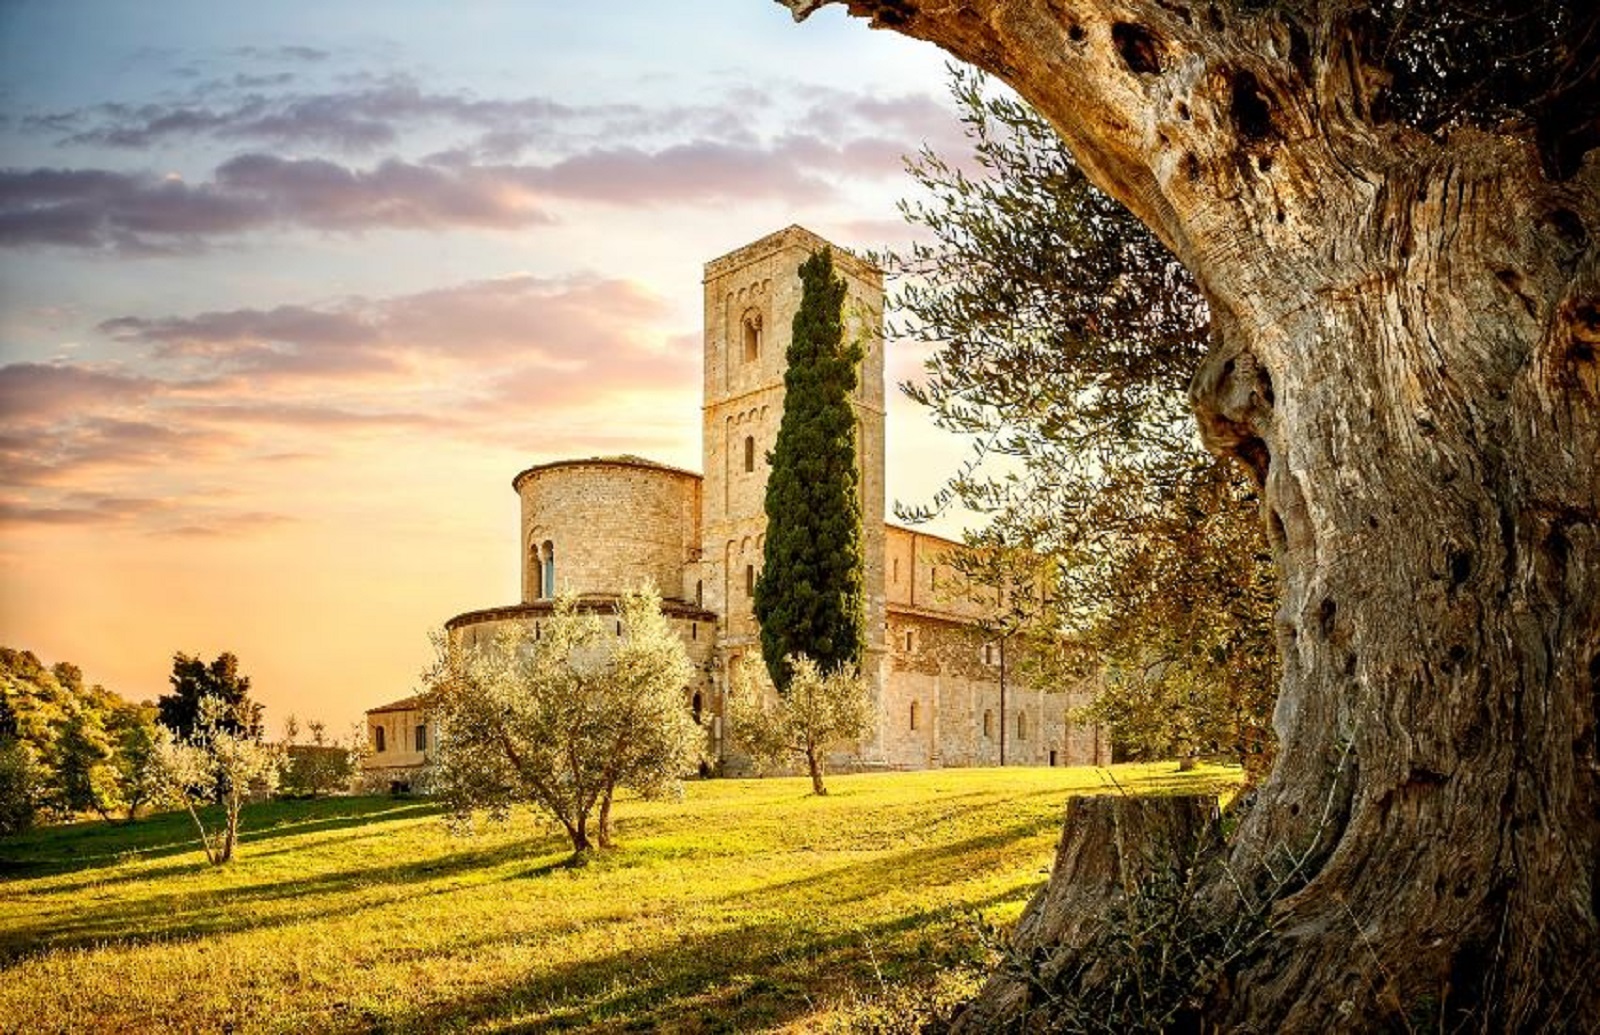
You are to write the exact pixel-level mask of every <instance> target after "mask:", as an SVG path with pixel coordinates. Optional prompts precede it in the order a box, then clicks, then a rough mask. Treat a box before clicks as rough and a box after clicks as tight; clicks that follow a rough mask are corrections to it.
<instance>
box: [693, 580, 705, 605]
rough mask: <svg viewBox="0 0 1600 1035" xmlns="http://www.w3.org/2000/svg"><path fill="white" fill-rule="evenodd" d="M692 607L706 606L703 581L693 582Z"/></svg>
mask: <svg viewBox="0 0 1600 1035" xmlns="http://www.w3.org/2000/svg"><path fill="white" fill-rule="evenodd" d="M694 606H695V607H705V606H706V580H705V579H695V580H694Z"/></svg>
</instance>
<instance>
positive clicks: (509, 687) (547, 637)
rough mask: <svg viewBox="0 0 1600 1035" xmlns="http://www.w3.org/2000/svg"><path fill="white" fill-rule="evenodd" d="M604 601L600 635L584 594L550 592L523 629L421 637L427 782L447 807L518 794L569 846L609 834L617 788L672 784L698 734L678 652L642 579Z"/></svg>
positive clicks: (467, 816) (646, 790)
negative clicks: (547, 604)
mask: <svg viewBox="0 0 1600 1035" xmlns="http://www.w3.org/2000/svg"><path fill="white" fill-rule="evenodd" d="M615 613H616V619H617V622H618V629H619V631H618V632H617V633H616V634H615V635H613V634H612V628H611V623H610V622H602V621H601V620H600V616H599V615H598V614H597V613H595V611H594V610H593V609H592V606H591V605H588V604H585V605H584V606H582V607H580V605H579V602H578V601H577V600H576V599H575V598H574V597H572V596H562V597H559V598H557V600H556V601H555V605H554V611H553V613H552V614H551V616H550V618H549V620H547V621H544V622H542V623H541V625H540V628H539V632H538V635H537V636H535V635H533V634H532V630H529V629H527V628H524V627H522V626H505V627H502V628H501V629H500V630H498V631H497V632H496V633H495V634H494V635H493V636H492V637H490V638H489V639H488V640H487V641H484V642H479V643H476V644H473V645H467V644H464V643H462V642H460V641H459V640H454V639H450V638H448V637H446V636H443V635H440V636H437V637H436V638H435V645H436V653H437V659H436V661H435V662H434V664H433V666H432V668H430V669H429V670H428V672H426V673H425V674H424V677H423V684H424V686H423V701H424V707H425V708H426V709H427V711H428V713H429V714H430V715H431V716H433V717H434V718H435V719H436V720H437V721H438V723H439V745H438V760H437V764H436V765H437V768H436V772H435V787H436V789H437V790H438V792H439V793H440V795H441V796H442V797H443V798H444V800H445V802H446V803H447V804H448V806H449V808H450V810H451V813H452V816H453V817H454V818H455V819H456V820H458V821H460V822H462V823H468V822H470V820H471V817H472V815H473V813H474V811H475V810H479V809H483V810H487V811H488V813H489V814H490V816H491V818H496V819H499V818H504V817H505V816H506V815H507V814H508V813H509V812H510V810H511V808H512V807H513V806H516V805H528V806H531V807H533V808H536V809H540V810H542V811H544V812H545V813H547V814H549V815H550V816H551V817H553V818H554V819H555V820H556V821H557V822H559V823H560V824H561V826H562V828H563V829H564V830H565V831H566V833H567V836H568V837H569V838H570V839H571V841H572V850H573V853H574V855H579V856H581V855H582V854H583V853H585V852H588V851H589V850H590V849H591V848H594V847H596V846H598V847H601V848H607V847H610V845H611V834H612V831H611V808H612V803H613V801H614V799H615V796H616V793H617V792H618V791H619V790H622V789H624V788H625V789H627V790H631V791H633V792H635V793H637V794H639V795H641V796H643V797H647V798H648V797H657V796H661V795H664V794H669V793H673V792H676V791H677V790H678V789H679V787H680V783H679V781H680V779H681V777H682V776H683V775H684V774H685V773H687V772H689V771H691V770H692V769H693V768H694V766H695V764H696V762H697V761H698V759H699V755H700V751H701V748H702V736H701V731H700V728H699V727H698V726H697V725H696V724H695V721H694V718H693V716H692V714H691V712H690V708H689V704H688V695H687V692H686V687H687V686H688V683H689V680H690V678H691V677H692V675H693V667H692V666H691V665H690V663H689V658H688V653H687V651H686V650H685V649H684V646H683V641H682V640H681V639H680V638H679V637H678V635H677V633H676V632H674V631H673V629H672V626H671V624H670V623H669V622H668V620H667V618H666V616H665V615H663V614H662V613H661V598H660V595H659V594H658V593H657V592H656V591H655V590H653V589H650V590H643V591H639V592H634V593H628V594H625V595H624V596H623V597H621V599H620V600H618V601H617V603H616V605H615ZM591 822H592V823H593V827H591Z"/></svg>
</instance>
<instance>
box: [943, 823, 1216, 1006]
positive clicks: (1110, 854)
mask: <svg viewBox="0 0 1600 1035" xmlns="http://www.w3.org/2000/svg"><path fill="white" fill-rule="evenodd" d="M1221 845H1222V837H1221V812H1220V809H1219V807H1218V804H1217V799H1216V797H1215V796H1214V795H1205V794H1193V795H1174V796H1170V797H1160V798H1130V797H1121V796H1117V797H1113V796H1109V795H1095V796H1084V797H1075V798H1071V799H1069V800H1068V801H1067V813H1066V820H1065V823H1064V825H1063V827H1062V830H1061V841H1060V844H1058V845H1057V847H1056V861H1055V867H1054V868H1053V869H1052V870H1051V873H1050V881H1049V883H1047V884H1046V885H1045V886H1044V887H1043V888H1041V889H1040V890H1039V893H1038V894H1036V895H1034V897H1033V900H1032V901H1031V902H1029V903H1028V906H1027V908H1026V909H1025V910H1023V913H1022V917H1021V919H1019V920H1018V921H1017V926H1016V930H1015V931H1013V932H1012V935H1011V958H1012V959H1013V960H1017V961H1030V965H1032V966H1036V967H1037V974H1036V976H1037V977H1038V978H1042V979H1045V980H1048V979H1049V978H1050V977H1052V976H1053V975H1054V974H1055V973H1058V972H1059V971H1060V970H1061V969H1062V967H1063V966H1065V965H1067V964H1068V963H1072V962H1076V954H1077V953H1078V952H1080V951H1081V950H1083V949H1085V948H1087V947H1088V946H1089V945H1090V944H1091V943H1092V942H1093V941H1094V939H1095V937H1096V936H1097V935H1099V934H1100V933H1101V932H1102V931H1103V930H1104V918H1105V917H1106V916H1107V915H1108V914H1109V913H1110V912H1111V910H1112V908H1113V906H1115V905H1116V904H1117V903H1118V902H1121V901H1126V900H1127V899H1128V898H1129V897H1131V896H1133V895H1134V894H1136V893H1137V890H1138V888H1139V887H1140V885H1141V884H1142V883H1144V882H1145V881H1147V880H1149V879H1150V878H1151V877H1153V876H1158V875H1161V876H1166V875H1171V876H1174V877H1177V878H1179V879H1181V878H1182V876H1183V873H1184V871H1185V870H1187V869H1188V868H1189V867H1191V866H1192V865H1193V864H1194V863H1195V861H1196V860H1197V859H1199V858H1200V857H1202V856H1203V855H1207V854H1210V853H1212V852H1214V851H1216V850H1218V849H1220V847H1221ZM1091 962H1092V961H1091ZM1094 976H1095V975H1094V974H1093V972H1092V971H1091V973H1090V975H1089V977H1090V980H1093V979H1094ZM1034 998H1035V986H1034V982H1033V981H1032V980H1030V975H1025V974H1020V973H1017V972H1016V968H1012V967H1007V968H1005V969H1003V970H1001V971H1000V972H998V973H996V974H995V975H993V976H992V977H990V979H989V981H988V982H987V983H986V984H985V985H984V987H983V990H982V991H981V992H979V993H978V996H977V998H975V999H974V1000H972V1002H970V1003H968V1004H967V1005H966V1006H965V1007H964V1008H963V1009H962V1010H961V1012H960V1013H958V1014H957V1015H956V1017H955V1019H954V1021H953V1022H952V1026H951V1031H952V1032H960V1033H969V1035H976V1033H984V1032H993V1031H1017V1030H1024V1031H1025V1030H1029V1029H1030V1027H1031V1026H1030V1025H1029V1023H1028V1021H1029V1018H1028V1014H1029V1013H1030V1011H1031V1009H1032V1007H1034V1006H1035V1005H1038V1004H1037V1003H1036V1002H1035V1001H1034Z"/></svg>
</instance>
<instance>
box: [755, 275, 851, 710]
mask: <svg viewBox="0 0 1600 1035" xmlns="http://www.w3.org/2000/svg"><path fill="white" fill-rule="evenodd" d="M800 281H801V287H802V290H803V294H802V295H801V299H800V308H799V309H798V311H796V313H795V316H794V324H793V334H792V336H791V338H790V342H789V352H788V369H787V371H786V372H785V373H784V377H783V385H784V400H783V422H782V423H781V424H780V425H779V427H778V438H777V441H776V443H775V444H774V446H773V450H772V470H771V472H770V474H769V475H768V477H767V497H766V514H767V541H766V548H765V552H764V554H763V558H762V561H763V564H762V570H761V575H760V577H759V578H758V579H757V580H756V586H755V614H756V619H757V620H758V621H759V622H760V624H761V655H762V657H763V659H765V661H766V663H767V671H768V672H769V673H770V674H771V676H772V681H773V683H774V684H775V685H776V686H777V688H778V690H779V691H780V692H787V691H788V688H789V681H790V679H791V678H792V673H791V670H790V669H789V667H788V661H787V659H788V658H789V657H790V656H791V655H800V654H804V655H806V656H807V657H809V658H811V659H812V660H814V661H815V662H816V663H817V665H818V667H819V668H821V669H822V670H823V671H825V672H826V671H832V670H834V669H836V668H838V667H839V666H841V665H845V664H849V665H859V664H860V663H861V651H862V649H863V647H864V645H865V643H866V621H867V619H866V596H865V583H866V561H865V554H864V553H863V549H862V545H861V493H860V480H861V473H860V469H859V467H858V465H857V442H856V417H855V411H854V409H853V408H852V407H851V404H850V397H851V393H853V392H854V391H855V389H856V384H857V381H858V378H859V368H860V365H861V359H862V349H861V345H860V343H859V342H846V341H845V340H844V300H845V283H844V281H843V279H841V278H838V277H836V276H834V273H833V253H832V252H831V251H830V250H828V249H826V248H824V249H823V250H822V251H820V252H818V253H816V254H814V255H812V256H811V258H809V259H808V260H806V262H805V263H803V264H802V265H801V267H800Z"/></svg>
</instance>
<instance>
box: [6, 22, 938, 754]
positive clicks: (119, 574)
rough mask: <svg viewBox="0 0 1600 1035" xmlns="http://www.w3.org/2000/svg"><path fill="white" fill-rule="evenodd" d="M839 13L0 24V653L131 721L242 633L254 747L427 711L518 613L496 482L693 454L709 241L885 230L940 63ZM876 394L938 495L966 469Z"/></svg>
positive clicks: (906, 460) (932, 106)
mask: <svg viewBox="0 0 1600 1035" xmlns="http://www.w3.org/2000/svg"><path fill="white" fill-rule="evenodd" d="M846 21H847V19H846V18H845V16H844V15H843V14H842V13H841V12H840V11H839V10H838V9H833V8H830V9H828V10H827V11H825V12H823V13H821V14H819V15H817V16H816V17H814V18H812V19H811V20H810V21H808V22H807V23H806V24H804V25H803V26H796V25H794V24H793V23H792V22H791V20H790V18H789V15H788V13H787V12H786V11H785V10H783V9H782V8H781V7H779V6H777V5H776V4H772V3H763V2H762V0H720V2H711V0H704V2H692V3H691V2H675V3H672V4H660V3H634V4H622V5H601V6H595V5H571V4H557V3H546V2H538V3H522V4H500V3H492V4H469V5H442V4H422V3H398V4H397V3H382V4H378V3H371V4H361V3H350V4H338V5H326V4H317V5H313V4H297V3H283V4H277V3H275V4H256V5H224V6H218V5H215V4H201V3H175V4H161V5H154V6H152V5H136V4H126V3H104V4H91V3H74V4H46V3H13V4H7V5H6V6H5V7H4V8H0V88H3V91H4V94H3V101H0V104H3V109H0V114H3V119H0V141H3V142H4V159H3V160H0V167H3V168H0V349H3V353H4V354H3V357H0V417H3V429H4V431H3V444H0V463H3V465H4V485H3V490H0V571H3V585H4V590H3V595H0V643H4V644H6V645H8V646H11V647H16V648H21V649H28V650H31V651H33V652H34V653H36V654H38V655H39V656H40V657H41V658H42V659H43V660H45V661H46V662H47V663H50V662H55V661H61V660H68V661H72V662H75V663H77V664H78V665H80V666H81V667H82V668H83V670H84V672H85V675H86V676H87V678H88V679H89V680H91V681H94V682H100V683H103V684H105V685H106V686H108V687H110V688H112V689H114V690H117V691H119V692H120V693H122V694H123V695H125V696H128V697H131V698H136V699H137V698H147V697H154V696H155V695H156V694H158V693H161V692H163V691H164V690H165V689H166V676H167V673H168V672H169V670H170V664H171V656H172V654H173V652H174V651H180V650H181V651H185V652H191V653H193V652H199V653H201V654H204V655H207V656H212V655H215V654H216V653H219V652H221V651H224V650H231V651H233V652H235V653H236V654H238V655H239V657H240V660H241V665H242V668H243V670H244V671H245V672H246V673H248V674H249V675H250V676H251V677H252V679H253V681H254V685H255V693H256V696H257V697H258V698H259V699H260V700H262V701H263V702H265V703H266V705H267V708H268V712H267V715H268V722H269V725H270V726H271V727H272V728H273V729H274V730H276V729H278V728H279V726H280V725H281V723H282V720H283V718H284V717H285V716H286V715H287V714H289V713H290V712H294V713H296V714H298V715H299V716H300V717H301V718H302V719H305V718H321V719H324V720H326V721H327V722H328V723H329V724H330V726H332V727H333V728H336V729H340V730H342V729H343V728H344V727H345V726H347V725H348V724H349V723H350V722H352V721H354V720H355V719H356V718H357V717H358V716H359V714H360V712H361V710H362V709H363V708H365V707H368V706H371V705H374V704H377V703H381V702H383V701H386V700H390V699H393V698H397V697H402V696H404V695H406V694H407V693H409V692H411V690H412V688H413V686H414V684H415V677H416V674H417V672H418V670H419V669H420V668H421V666H422V665H423V664H424V663H425V661H426V660H427V657H428V650H429V648H428V641H427V633H428V630H429V629H430V628H433V627H436V626H438V625H439V624H440V623H441V622H442V621H443V620H444V619H445V618H447V617H449V616H450V615H452V614H455V613H458V612H460V611H464V610H468V609H471V608H478V607H488V606H493V605H496V604H502V603H510V602H513V601H515V600H516V599H517V598H518V595H519V585H518V568H517V555H516V545H517V544H516V521H517V506H516V497H515V495H514V494H513V493H512V491H511V488H510V479H511V477H512V476H513V475H514V474H515V473H516V472H517V471H519V470H522V469H523V468H526V467H528V466H530V465H532V464H535V463H540V462H544V461H549V460H555V459H560V458H563V457H571V456H588V455H595V454H609V453H634V454H641V455H644V456H648V457H650V458H652V459H655V460H659V461H662V462H665V463H669V464H674V465H680V466H684V467H688V468H692V469H698V467H699V463H700V459H699V458H700V443H699V434H700V402H701V400H700V342H701V332H700V297H701V296H700V275H701V264H702V263H703V262H704V261H705V260H707V259H709V258H712V257H714V256H717V255H719V254H722V253H723V252H725V251H727V250H729V249H731V248H733V247H736V246H739V245H741V244H744V243H746V242H748V241H751V240H754V239H756V238H757V237H760V236H761V235H763V234H765V233H767V232H768V231H771V230H774V229H777V228H779V227H782V226H786V225H788V224H790V223H800V224H802V225H805V226H807V227H809V228H810V229H812V230H815V231H816V232H818V233H820V234H822V235H823V236H825V237H828V238H829V239H831V240H834V241H837V242H839V243H841V244H844V245H847V246H851V247H856V248H873V247H881V246H882V245H884V244H886V243H898V242H900V241H902V240H903V238H904V234H905V233H906V231H905V229H904V227H903V224H902V223H901V222H900V220H899V217H898V215H897V213H896V211H895V207H894V203H895V201H896V199H898V198H900V197H902V196H904V195H905V194H906V193H907V192H908V191H909V190H910V184H909V181H908V179H907V178H906V177H905V175H904V173H903V171H902V156H903V155H908V154H914V153H915V152H916V151H917V150H918V149H919V148H920V147H921V146H922V145H923V143H924V142H925V141H926V142H928V143H929V144H931V145H932V146H933V147H934V148H935V149H937V150H941V151H943V152H945V153H953V152H954V151H955V150H956V149H957V148H958V147H959V140H960V133H959V127H958V125H957V123H956V120H955V118H954V116H953V114H952V113H951V111H950V109H949V105H948V103H947V101H946V97H945V92H944V82H943V72H942V60H943V59H942V57H941V55H940V54H939V53H938V52H936V51H934V50H933V49H932V48H931V47H922V46H919V45H917V44H915V43H912V42H910V41H907V40H905V39H902V38H900V37H897V36H893V35H890V34H888V33H872V32H867V31H864V30H863V28H862V27H861V26H860V25H848V24H846ZM919 363H920V356H918V355H914V354H910V353H909V352H902V353H896V352H893V351H892V352H891V353H890V356H889V360H888V365H889V371H888V373H889V378H890V380H891V381H896V380H900V379H903V378H905V377H908V376H912V375H914V374H915V372H916V371H917V369H918V368H919ZM890 406H891V409H890V416H889V432H888V435H889V447H888V487H889V495H890V498H891V500H894V499H902V500H906V501H911V502H920V501H924V500H926V499H927V497H928V495H929V494H930V493H931V492H932V490H933V489H934V488H935V487H936V486H937V484H938V482H939V480H940V477H941V475H942V474H944V473H948V472H949V471H950V470H951V469H953V467H954V465H955V463H957V462H958V460H959V458H960V456H961V455H962V452H963V449H964V446H963V445H962V444H961V443H953V442H950V441H948V440H947V439H945V438H943V437H942V436H940V435H938V434H937V433H935V432H934V431H933V430H932V429H930V428H929V427H927V425H926V423H925V421H923V419H922V418H921V415H920V414H919V413H918V412H917V411H916V409H915V408H914V407H911V406H909V405H907V404H905V403H902V402H900V401H899V400H897V399H892V400H891V403H890ZM945 531H948V529H945Z"/></svg>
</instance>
